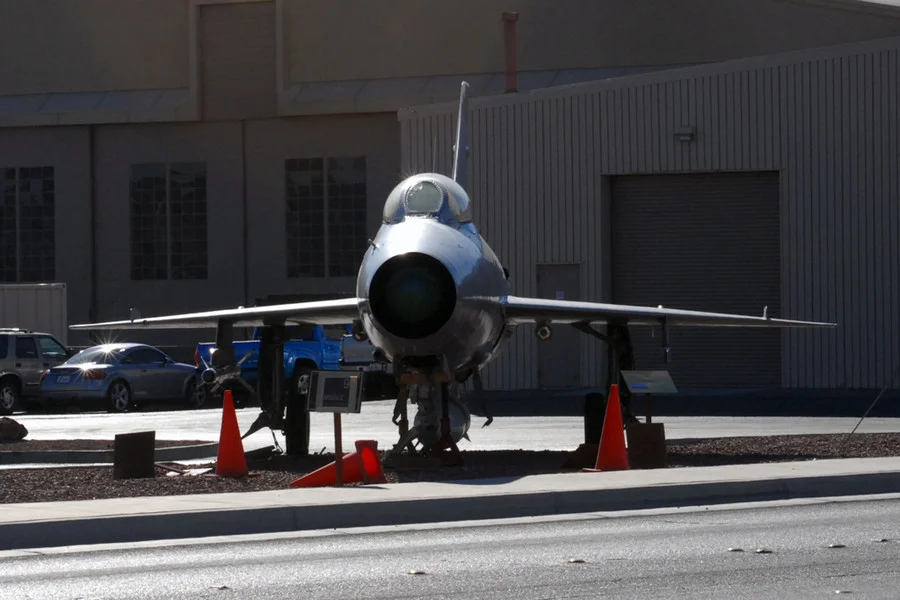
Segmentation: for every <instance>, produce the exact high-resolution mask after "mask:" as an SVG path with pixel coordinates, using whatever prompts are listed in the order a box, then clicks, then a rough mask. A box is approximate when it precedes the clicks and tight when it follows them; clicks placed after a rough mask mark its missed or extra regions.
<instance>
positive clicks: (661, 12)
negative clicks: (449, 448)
mask: <svg viewBox="0 0 900 600" xmlns="http://www.w3.org/2000/svg"><path fill="white" fill-rule="evenodd" d="M892 4H894V3H893V2H888V0H884V1H883V2H874V1H856V0H729V2H727V3H724V2H720V1H716V0H681V1H678V2H671V1H663V0H606V1H605V2H602V3H598V2H596V1H593V0H567V1H566V2H559V1H558V0H459V1H456V2H442V1H438V0H394V1H393V2H390V3H377V4H372V3H366V2H358V1H352V0H329V1H328V2H321V1H318V0H240V1H234V0H152V1H151V0H81V1H80V2H78V3H76V4H73V3H71V2H65V1H64V0H30V1H29V2H18V1H14V0H0V48H2V50H3V55H4V56H5V57H14V58H15V60H11V59H8V60H6V61H4V62H3V63H2V64H0V176H2V178H3V180H2V186H3V189H4V195H3V204H2V211H0V248H2V253H0V281H3V282H32V281H64V282H66V283H67V284H68V290H69V315H70V317H69V318H70V320H71V321H73V322H79V321H86V320H109V319H119V318H126V317H127V316H128V314H129V309H130V308H132V307H135V308H137V309H139V311H140V312H141V314H143V315H153V314H164V313H170V312H183V311H192V310H202V309H208V308H226V307H233V306H236V305H241V304H243V305H249V304H254V303H257V302H260V301H264V300H265V299H270V300H271V299H272V298H277V299H288V298H307V299H313V298H316V297H321V296H333V295H344V294H347V295H349V294H352V292H353V288H354V280H355V271H356V267H357V265H358V260H359V257H360V255H361V254H362V250H363V249H364V248H365V245H366V240H367V238H368V237H371V236H372V235H373V234H374V232H375V230H376V229H377V227H378V225H379V220H380V213H381V205H382V202H383V199H384V198H385V196H386V195H387V193H388V191H389V190H390V189H391V188H392V187H393V185H394V184H395V183H396V182H397V181H399V180H400V179H401V178H402V176H403V174H404V173H405V172H407V170H408V169H410V168H416V167H430V164H429V161H430V160H431V157H430V154H429V152H432V150H431V149H432V148H433V146H432V144H434V143H435V140H437V143H438V150H439V152H447V151H448V148H449V146H448V145H447V141H448V140H449V135H450V131H451V129H452V122H451V121H450V120H448V119H447V115H448V114H449V112H448V111H449V109H448V108H447V107H446V106H443V107H429V108H421V109H416V111H415V112H413V111H408V112H407V111H404V112H401V113H400V122H399V123H398V110H400V109H402V108H404V107H410V106H424V105H434V104H436V103H443V102H447V101H450V100H453V99H454V98H455V97H456V96H457V94H458V89H459V82H460V81H461V80H462V79H466V80H468V81H470V82H471V83H472V85H473V94H474V96H476V97H483V98H484V99H481V100H476V101H475V102H474V103H473V110H474V113H473V114H474V116H475V121H474V123H473V126H475V127H476V128H477V131H476V136H475V143H476V148H475V155H474V157H473V160H475V161H476V164H475V165H474V168H475V175H476V178H477V185H478V187H477V188H476V190H475V193H474V197H475V205H476V210H478V211H479V212H478V217H479V218H480V219H481V220H482V221H483V222H484V223H483V225H482V226H483V227H484V228H485V234H486V236H487V238H488V240H489V241H490V242H491V243H492V244H494V245H495V246H497V248H498V250H500V251H501V252H502V253H503V256H504V258H505V259H506V260H507V261H509V263H510V264H509V266H510V270H511V272H512V273H511V274H512V277H513V279H514V280H515V282H516V283H515V285H516V292H517V293H537V294H544V293H554V294H555V293H556V292H557V291H562V292H563V293H565V294H567V297H573V296H574V297H581V298H585V299H605V298H609V299H614V300H616V301H635V302H651V303H659V302H662V303H667V304H668V303H670V304H672V305H675V304H679V305H686V306H692V307H697V308H704V307H710V308H716V309H722V310H736V309H738V308H740V309H743V308H745V307H746V308H747V309H748V310H751V311H752V312H754V313H755V312H761V310H762V306H763V305H764V304H768V305H769V311H770V313H771V314H773V315H774V314H785V315H790V316H799V317H804V318H806V317H809V318H816V317H821V318H829V317H833V318H836V319H838V320H840V321H841V324H842V328H841V330H840V331H839V332H836V333H827V334H822V333H817V334H812V335H809V334H805V333H792V334H787V335H785V337H784V338H783V339H781V338H778V337H777V336H776V337H771V336H769V337H767V336H766V335H761V336H757V337H746V338H740V339H739V340H737V341H735V338H733V337H727V336H726V337H725V338H723V339H722V340H719V341H718V342H715V340H713V339H712V338H694V337H689V335H688V334H684V338H683V341H684V343H683V344H682V343H678V345H677V346H676V349H675V352H676V353H677V354H676V355H675V356H676V357H679V359H680V360H679V364H683V365H684V366H683V367H678V368H683V369H684V371H676V370H675V367H674V365H673V373H674V374H675V375H676V379H677V380H678V381H679V382H681V383H683V384H685V385H687V384H688V383H690V384H691V385H694V384H698V385H699V384H709V385H723V386H744V385H748V384H759V382H762V383H764V384H766V385H769V384H771V385H777V384H778V383H781V384H782V385H785V386H792V387H798V386H799V387H821V386H826V387H828V386H830V387H838V386H846V387H860V386H862V387H873V386H875V385H878V384H879V383H880V382H881V380H882V375H883V374H884V373H885V372H887V370H889V369H890V368H891V367H890V364H892V363H894V362H896V360H897V359H898V358H900V352H898V350H897V348H896V344H897V342H896V340H897V339H898V336H897V318H898V317H897V313H898V311H897V306H898V296H897V294H896V292H897V290H896V287H891V286H896V285H897V282H898V281H900V277H898V274H897V266H896V265H897V254H898V253H897V252H896V250H897V247H896V244H897V242H896V239H897V238H896V235H894V234H890V235H889V232H894V233H896V222H897V212H896V181H895V179H892V178H895V172H896V169H895V168H894V167H893V165H894V164H895V162H891V161H892V160H894V159H895V158H896V155H895V154H892V153H893V152H895V151H896V148H895V146H896V140H897V135H896V127H895V125H896V118H895V116H894V115H893V113H894V112H896V92H895V90H896V85H893V86H892V85H891V84H892V82H893V83H894V84H895V83H896V79H895V77H896V69H895V67H896V58H895V55H896V53H895V50H894V49H893V46H891V45H890V44H892V43H893V42H892V41H890V39H889V38H892V36H898V35H900V8H898V7H896V6H892ZM504 11H514V12H516V13H517V14H518V21H516V22H515V25H514V26H515V39H514V40H513V41H512V42H511V43H509V42H510V38H505V37H504V32H508V31H511V27H510V26H509V25H508V24H505V22H504V21H503V20H502V15H503V13H504ZM872 40H881V41H872ZM848 43H849V44H857V45H855V46H849V47H846V48H842V49H833V48H828V47H832V46H835V45H838V44H848ZM859 44H862V45H859ZM510 46H514V47H515V52H514V53H513V54H510V55H509V56H513V55H514V56H515V57H516V58H517V60H516V61H515V62H516V64H515V65H514V69H515V72H516V79H517V85H516V89H517V90H518V92H519V93H517V94H505V95H502V96H499V97H498V95H499V94H502V93H503V92H504V90H505V89H506V85H505V84H506V77H505V71H507V70H511V69H512V68H513V67H510V61H509V59H508V56H507V55H506V54H505V49H506V48H509V47H510ZM822 48H824V49H822ZM817 49H821V50H817ZM798 51H810V53H808V54H794V55H783V53H785V52H798ZM842 52H843V53H849V54H847V55H846V57H845V55H844V54H841V53H842ZM757 56H764V57H765V58H754V59H750V58H748V57H757ZM801 57H807V58H801ZM816 57H821V58H816ZM860 57H863V58H860ZM742 59H747V60H748V61H749V62H740V61H741V60H742ZM722 61H737V62H726V63H723V62H722ZM792 61H794V62H792ZM796 61H800V62H796ZM804 61H805V62H804ZM795 65H799V66H795ZM580 82H596V83H584V84H583V86H582V87H566V86H570V85H571V84H579V85H580V84H581V83H580ZM438 126H439V127H443V129H438V128H437V127H438ZM427 127H432V129H430V130H428V129H427ZM892 127H894V128H893V129H891V128H892ZM532 134H535V135H534V136H532ZM801 140H802V141H801ZM442 157H443V158H441V160H445V159H446V155H442ZM869 158H871V159H872V160H868V159H869ZM488 162H489V163H490V164H488ZM722 198H727V206H728V207H729V210H728V211H723V207H724V206H725V204H724V203H723V201H722V200H721V199H722ZM623 199H624V200H623ZM679 203H680V204H679ZM892 203H893V204H892ZM664 210H665V211H668V212H665V213H664V214H665V215H666V219H665V220H666V221H667V224H668V225H669V226H668V227H663V226H662V225H661V224H660V222H659V221H658V219H657V220H655V221H654V220H648V219H647V218H645V217H646V216H647V215H659V214H662V212H661V211H664ZM688 211H691V213H690V214H694V215H695V218H685V217H687V216H689V213H688ZM723 212H724V213H725V214H724V216H723ZM501 217H502V218H501ZM742 225H743V227H741V226H742ZM868 227H871V229H867V228H868ZM891 227H894V229H890V228H891ZM857 234H859V235H857ZM729 239H731V240H736V241H739V242H740V245H737V244H733V245H729V244H728V243H726V242H727V241H728V240H729ZM691 240H694V241H699V243H700V245H691V244H689V243H688V242H690V241H691ZM866 244H868V245H866ZM692 252H693V253H695V256H699V255H698V254H696V253H705V254H703V256H706V257H707V259H703V260H701V259H699V258H697V259H695V260H693V261H691V260H690V259H689V257H690V255H691V253H692ZM709 257H713V258H714V259H715V260H712V259H711V258H709ZM738 259H740V260H738ZM666 261H668V262H666ZM607 263H608V264H607ZM676 270H677V272H678V276H677V279H673V277H675V275H673V273H675V272H676ZM737 273H740V276H736V274H737ZM539 274H540V282H539V281H538V276H539ZM742 286H743V287H742ZM748 290H749V291H748ZM735 292H740V293H738V294H735ZM884 319H887V320H884ZM891 319H893V320H891ZM876 323H878V324H884V323H888V325H883V327H882V330H880V331H879V332H874V333H873V331H874V326H875V324H876ZM890 327H893V329H890ZM211 335H212V334H211V332H204V331H192V332H188V333H175V332H169V331H167V332H148V333H146V334H142V335H141V339H143V340H145V341H148V342H151V343H159V344H166V345H182V346H183V347H184V348H188V349H189V348H191V347H192V346H193V344H195V343H196V342H197V341H208V340H209V339H210V337H211ZM564 335H565V334H564V333H563V332H559V336H557V338H556V341H555V342H554V343H558V344H563V342H564V341H565V337H564ZM690 335H693V334H690ZM832 336H836V337H832ZM879 336H880V337H879ZM119 337H120V338H121V337H124V336H119ZM77 338H78V336H72V338H71V339H70V341H71V342H73V343H75V344H77V343H79V342H78V339H77ZM531 339H532V338H530V337H529V336H528V334H527V332H523V333H522V334H520V336H519V338H517V340H516V341H515V343H514V345H513V347H511V348H510V350H509V352H508V354H507V355H506V356H504V357H503V358H502V359H501V362H500V363H499V364H498V365H497V366H496V367H492V368H491V372H490V373H488V377H487V380H488V383H489V387H493V388H495V389H521V388H534V387H555V386H558V385H564V386H572V385H574V386H577V387H582V386H592V385H597V384H600V383H602V381H600V379H598V378H600V377H601V375H600V373H601V372H602V371H603V369H602V368H597V364H598V363H597V362H596V361H597V359H598V358H601V357H600V350H599V348H598V347H597V345H596V344H594V343H593V342H591V341H588V340H582V341H581V342H580V343H577V344H575V347H576V348H577V350H572V349H571V348H565V351H566V352H569V353H570V354H569V355H568V356H569V357H570V359H569V360H568V361H565V362H562V363H556V362H553V359H552V358H551V357H550V356H549V355H548V354H547V353H544V354H540V352H541V351H539V350H538V349H537V347H536V346H535V345H534V344H533V342H532V341H531ZM574 339H577V338H574ZM680 340H681V338H676V340H675V341H676V343H677V342H679V341H680ZM86 342H87V340H86V339H85V340H84V343H86ZM647 343H649V342H647V341H646V340H640V344H639V361H640V362H642V363H645V364H650V362H647V361H651V360H652V358H644V357H645V355H646V356H648V357H649V355H648V354H646V353H647V352H648V351H649V350H648V347H647V346H646V344H647ZM713 343H714V345H712V346H711V345H710V344H713ZM891 344H894V345H893V346H891ZM710 348H711V349H710ZM573 351H574V352H576V354H575V355H572V354H571V352H573ZM181 356H184V354H182V355H181ZM682 357H683V362H682ZM745 357H748V358H749V359H748V360H739V359H742V358H745ZM572 358H574V359H575V360H572ZM738 363H740V364H738ZM572 365H575V366H576V367H577V368H573V369H571V370H569V371H566V370H565V368H567V367H569V366H572ZM760 373H762V375H760ZM754 382H756V383H754Z"/></svg>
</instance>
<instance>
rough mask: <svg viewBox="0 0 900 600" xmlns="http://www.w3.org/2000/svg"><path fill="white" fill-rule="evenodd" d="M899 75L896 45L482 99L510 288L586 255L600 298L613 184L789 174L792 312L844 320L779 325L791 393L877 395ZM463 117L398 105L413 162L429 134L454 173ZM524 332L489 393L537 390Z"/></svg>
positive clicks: (897, 240)
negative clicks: (681, 134)
mask: <svg viewBox="0 0 900 600" xmlns="http://www.w3.org/2000/svg"><path fill="white" fill-rule="evenodd" d="M898 69H900V39H898V38H893V39H889V40H878V41H875V42H866V43H862V44H852V45H847V46H843V47H836V48H830V49H822V50H819V51H815V52H812V51H811V52H801V53H793V54H789V55H781V56H772V57H761V58H755V59H747V60H741V61H733V62H730V63H720V64H716V65H704V66H701V67H690V68H686V69H678V70H673V71H667V72H663V73H653V74H647V75H638V76H633V77H628V78H621V79H614V80H607V81H603V82H596V83H591V84H580V85H573V86H570V87H567V88H558V89H548V90H540V91H536V92H531V93H528V94H518V95H509V96H498V97H492V98H477V99H474V100H473V102H472V115H473V122H472V127H473V139H472V142H473V157H472V165H473V169H474V171H473V175H474V184H473V185H474V189H473V190H472V193H473V197H474V199H475V206H476V217H477V218H478V223H479V225H480V227H481V228H482V229H483V231H484V233H485V235H486V237H487V239H488V241H489V242H491V243H492V244H494V245H495V246H497V247H498V251H499V252H500V254H501V255H502V256H503V257H504V258H505V259H506V260H507V261H509V262H510V263H511V265H510V269H511V271H512V275H513V280H514V281H515V292H516V293H517V294H530V293H533V291H534V283H533V272H534V265H535V264H536V263H538V262H542V261H560V262H562V261H571V260H579V261H583V262H584V264H585V265H586V266H587V268H586V269H585V273H586V279H587V281H586V292H587V297H588V298H591V299H595V300H602V299H604V297H603V295H602V294H601V285H600V282H601V281H602V277H603V274H602V273H600V272H599V266H600V265H601V257H600V251H601V248H602V245H601V244H600V237H599V236H598V235H596V232H597V231H601V224H602V223H601V222H602V219H603V211H602V210H601V207H602V206H603V205H604V202H602V200H603V199H604V198H601V197H602V196H604V195H605V194H607V193H608V192H606V191H604V186H603V183H602V179H603V175H611V174H636V173H667V172H668V173H678V172H710V171H760V170H780V171H781V172H782V174H781V256H782V258H781V262H782V270H781V283H782V303H781V304H782V314H783V315H784V316H787V317H795V318H804V319H822V320H836V321H837V322H839V323H840V327H839V328H838V329H836V330H828V331H803V330H796V331H785V333H784V334H783V344H784V345H783V358H782V366H783V369H782V382H783V385H784V386H785V387H795V388H817V387H826V388H842V387H847V388H874V387H880V386H881V385H883V384H884V383H885V382H886V380H887V379H888V378H889V377H890V375H891V371H892V370H893V369H894V368H895V366H896V365H897V363H898V362H900V201H898V183H900V182H898V139H900V131H898V124H900V120H898V108H900V107H898V98H897V95H898V77H900V73H898ZM453 112H454V107H453V106H452V105H446V104H445V105H440V106H431V107H417V108H415V109H411V110H409V111H401V113H400V115H399V118H400V121H401V131H402V146H403V152H402V159H403V164H404V168H407V169H411V170H419V169H424V168H430V167H431V159H432V152H433V150H432V149H433V147H434V145H435V140H436V147H437V148H438V161H437V168H438V169H439V170H442V171H443V172H448V171H449V148H450V146H451V145H452V135H453V131H452V130H453V116H454V115H453ZM683 126H694V127H695V136H696V137H695V138H694V140H693V141H690V142H685V141H681V140H679V139H678V138H677V136H676V135H675V134H676V130H677V129H678V128H680V127H683ZM529 333H530V332H529ZM531 340H532V338H531V337H527V336H523V335H522V333H520V334H519V335H518V338H517V339H515V340H514V341H513V344H514V346H513V347H511V348H510V352H509V353H508V355H507V356H506V357H504V360H503V362H502V363H501V364H498V365H496V366H494V367H490V368H491V372H490V373H489V374H488V375H489V377H488V379H489V381H490V384H491V385H492V386H493V387H504V388H518V387H532V386H533V376H532V375H531V374H530V371H531V370H532V369H533V364H534V360H535V359H534V352H533V342H532V341H531ZM585 343H586V344H587V343H588V342H585ZM588 357H592V358H596V353H595V352H586V353H585V359H584V365H583V368H584V369H585V370H586V371H589V370H592V369H596V367H595V366H594V365H596V364H597V363H594V362H592V361H591V359H590V358H588ZM601 378H602V377H601ZM586 379H589V378H587V377H586Z"/></svg>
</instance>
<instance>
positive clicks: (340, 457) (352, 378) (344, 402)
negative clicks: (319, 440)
mask: <svg viewBox="0 0 900 600" xmlns="http://www.w3.org/2000/svg"><path fill="white" fill-rule="evenodd" d="M362 395H363V385H362V374H360V373H358V372H357V371H313V372H312V373H311V374H310V379H309V393H308V395H307V398H308V400H307V408H308V410H309V411H310V412H330V413H334V466H335V471H336V473H335V476H336V479H337V485H338V487H340V486H342V485H344V448H343V436H342V433H341V414H342V413H359V412H360V410H361V408H362Z"/></svg>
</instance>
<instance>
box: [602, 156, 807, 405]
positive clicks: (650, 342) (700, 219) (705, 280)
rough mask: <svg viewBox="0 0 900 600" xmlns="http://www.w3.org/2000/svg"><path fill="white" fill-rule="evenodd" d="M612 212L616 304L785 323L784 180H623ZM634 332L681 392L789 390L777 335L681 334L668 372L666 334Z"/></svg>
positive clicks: (639, 358) (674, 338) (648, 357)
mask: <svg viewBox="0 0 900 600" xmlns="http://www.w3.org/2000/svg"><path fill="white" fill-rule="evenodd" d="M611 212H612V265H613V269H612V280H613V285H612V288H613V289H612V292H613V294H612V297H613V301H614V302H618V303H621V304H637V305H644V306H657V305H659V304H662V305H664V306H671V307H675V308H686V309H694V310H707V311H713V312H734V313H742V314H751V315H762V313H763V307H764V306H766V305H768V307H769V314H770V315H772V316H782V315H781V270H780V265H781V244H780V217H779V180H778V173H776V172H743V173H690V174H687V173H682V174H672V175H627V176H620V177H614V178H613V180H612V211H611ZM791 316H796V315H791ZM629 329H630V331H631V339H632V341H633V343H634V354H635V362H636V366H637V368H638V369H641V370H656V369H662V370H667V371H669V372H670V374H671V375H672V378H673V379H674V380H675V384H676V385H677V386H679V387H680V388H686V387H706V388H765V387H778V386H780V385H781V331H779V330H777V329H746V328H731V327H719V328H716V327H709V328H702V327H674V328H672V332H671V339H670V341H671V343H672V356H671V358H672V362H671V363H670V364H668V365H666V364H665V363H664V362H663V359H662V351H661V340H660V332H659V329H658V328H649V327H630V328H629Z"/></svg>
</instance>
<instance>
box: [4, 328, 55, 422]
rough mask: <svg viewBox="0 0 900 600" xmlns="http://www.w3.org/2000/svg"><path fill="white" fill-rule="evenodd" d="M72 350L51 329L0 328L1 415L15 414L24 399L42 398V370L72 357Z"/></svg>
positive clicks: (27, 402) (26, 401) (27, 404)
mask: <svg viewBox="0 0 900 600" xmlns="http://www.w3.org/2000/svg"><path fill="white" fill-rule="evenodd" d="M69 356H71V352H70V351H69V349H68V348H66V347H65V346H64V345H63V344H61V343H60V342H59V340H57V339H56V338H55V337H53V336H52V335H50V334H49V333H35V332H34V331H29V330H27V329H2V328H0V415H9V414H12V412H13V410H15V409H16V406H17V405H19V403H20V401H21V406H22V408H30V405H32V404H35V403H36V401H37V399H38V391H39V389H40V383H41V373H43V372H44V371H46V370H47V369H49V368H50V367H55V366H56V365H58V364H62V363H64V362H66V360H68V358H69Z"/></svg>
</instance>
